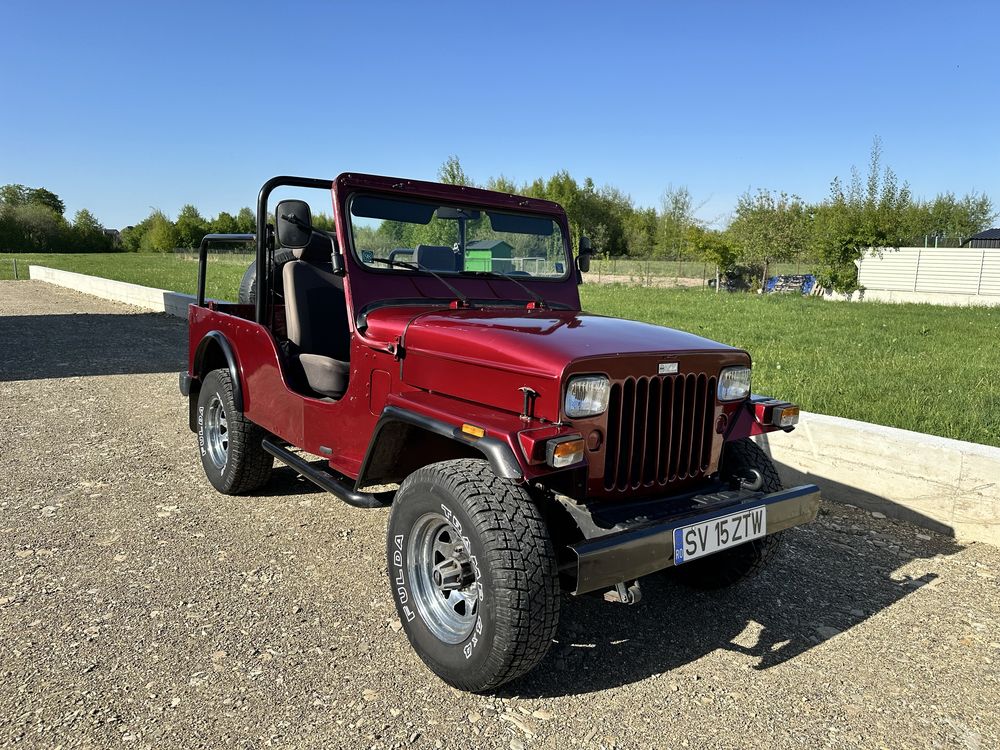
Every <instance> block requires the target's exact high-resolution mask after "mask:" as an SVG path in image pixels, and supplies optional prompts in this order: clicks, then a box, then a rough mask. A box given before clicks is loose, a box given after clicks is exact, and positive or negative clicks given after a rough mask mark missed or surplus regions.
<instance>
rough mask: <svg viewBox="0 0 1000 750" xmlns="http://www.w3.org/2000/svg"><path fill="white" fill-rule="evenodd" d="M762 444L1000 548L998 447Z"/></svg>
mask: <svg viewBox="0 0 1000 750" xmlns="http://www.w3.org/2000/svg"><path fill="white" fill-rule="evenodd" d="M29 272H30V276H31V278H32V279H39V280H41V281H48V282H50V283H52V284H58V285H59V286H65V287H69V288H70V289H75V290H77V291H80V292H85V293H87V294H93V295H96V296H98V297H103V298H105V299H111V300H116V301H119V302H125V303H127V304H130V305H136V306H138V307H144V308H146V309H149V310H156V311H159V312H166V313H168V314H170V315H176V316H177V317H180V318H186V317H187V307H188V305H189V304H190V303H191V302H193V301H194V297H192V296H191V295H189V294H178V293H177V292H171V291H167V290H165V289H152V288H150V287H145V286H139V285H138V284H127V283H125V282H123V281H111V280H109V279H101V278H97V277H94V276H86V275H84V274H79V273H70V272H69V271H57V270H55V269H52V268H46V267H44V266H31V267H30V268H29ZM757 441H758V443H759V444H760V445H761V446H762V447H763V448H764V450H766V451H767V452H768V454H770V455H771V457H772V458H773V459H774V460H775V462H776V463H777V465H778V471H779V472H780V473H781V475H782V480H783V481H784V482H785V484H786V485H790V484H801V483H803V482H814V483H816V484H818V485H819V487H820V489H821V490H822V491H823V496H824V497H825V498H827V499H830V500H836V501H838V502H844V503H851V504H852V505H857V506H860V507H863V508H867V509H869V510H872V511H878V512H881V513H884V514H885V515H887V516H894V517H896V518H902V519H906V520H908V521H911V522H913V523H916V524H918V525H920V526H923V527H925V528H929V529H933V530H934V531H938V532H941V533H944V534H948V535H949V536H954V537H956V538H958V539H960V540H964V541H981V542H988V543H990V544H994V545H998V546H1000V448H992V447H990V446H986V445H979V444H977V443H966V442H963V441H961V440H948V439H947V438H940V437H935V436H933V435H925V434H923V433H920V432H910V431H909V430H900V429H896V428H895V427H882V426H881V425H874V424H869V423H867V422H856V421H854V420H851V419H842V418H840V417H828V416H825V415H823V414H811V413H807V412H803V413H802V417H801V422H800V424H799V426H798V427H797V428H796V429H795V431H794V432H791V433H784V432H775V433H770V434H768V435H761V436H760V437H758V438H757Z"/></svg>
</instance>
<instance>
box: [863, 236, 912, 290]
mask: <svg viewBox="0 0 1000 750" xmlns="http://www.w3.org/2000/svg"><path fill="white" fill-rule="evenodd" d="M922 249H923V248H919V247H901V248H900V249H899V250H893V249H891V248H889V249H886V250H882V251H881V252H882V255H881V257H879V255H878V254H876V253H875V252H869V253H868V255H866V256H865V257H864V260H862V261H861V267H860V268H859V269H858V282H859V283H860V284H861V286H863V287H865V288H866V289H886V290H892V291H913V286H914V284H915V283H916V279H917V263H918V260H919V258H920V251H921V250H922Z"/></svg>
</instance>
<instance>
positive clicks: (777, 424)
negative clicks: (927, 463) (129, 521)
mask: <svg viewBox="0 0 1000 750" xmlns="http://www.w3.org/2000/svg"><path fill="white" fill-rule="evenodd" d="M279 187H281V188H288V187H293V188H316V189H320V190H326V191H330V192H331V194H332V198H333V210H334V216H335V224H336V231H335V232H320V231H317V230H315V229H314V227H313V225H312V220H311V215H310V211H309V206H308V204H307V203H305V202H303V201H299V200H283V201H281V202H279V203H277V205H276V206H274V214H273V215H274V225H275V226H276V228H275V227H272V225H271V224H270V223H268V208H269V203H268V199H269V197H270V196H271V193H272V191H274V190H275V189H276V188H279ZM569 237H570V232H569V226H568V224H567V220H566V214H565V212H564V211H563V209H562V208H561V207H560V206H559V205H557V204H555V203H551V202H549V201H544V200H538V199H535V198H525V197H521V196H516V195H507V194H503V193H496V192H491V191H487V190H480V189H477V188H470V187H461V186H455V185H441V184H435V183H429V182H420V181H416V180H406V179H396V178H388V177H375V176H370V175H361V174H343V175H341V176H340V177H338V178H337V179H336V180H332V181H331V180H317V179H306V178H299V177H276V178H274V179H272V180H269V181H268V182H267V183H265V184H264V186H263V187H262V188H261V191H260V195H259V197H258V201H257V233H256V235H255V236H254V235H243V236H229V235H209V236H208V237H206V238H205V240H204V241H203V242H202V247H201V251H200V260H199V270H198V274H199V276H198V297H197V302H196V303H195V304H192V305H191V307H190V313H189V326H190V327H189V330H190V355H189V363H188V371H187V372H184V373H181V376H180V385H181V391H182V393H183V394H184V395H185V396H188V397H189V401H190V426H191V429H192V430H193V431H195V432H196V433H197V435H198V447H199V451H200V453H201V460H202V464H203V465H204V467H205V473H206V474H207V475H208V478H209V481H211V483H212V485H213V486H214V487H215V488H216V489H217V490H219V491H220V492H224V493H228V494H237V493H251V492H257V491H260V490H261V488H263V487H264V486H265V485H266V483H267V481H268V476H269V474H270V472H271V468H272V465H273V459H274V458H277V459H278V460H280V461H282V462H283V463H285V464H287V465H288V466H290V467H292V468H293V469H294V470H295V471H296V472H298V473H299V474H301V475H302V476H303V477H305V478H307V479H309V480H311V481H312V482H314V483H316V484H317V485H319V486H320V487H322V488H323V489H325V490H328V491H329V492H331V493H333V494H334V495H336V496H337V497H339V498H341V499H342V500H344V501H345V502H347V503H350V504H351V505H354V506H357V507H361V508H381V507H384V506H389V507H390V511H389V514H388V515H389V519H388V534H387V544H386V560H387V565H388V572H389V583H390V586H391V589H392V593H393V597H394V598H395V602H396V609H397V611H398V612H399V618H400V621H401V622H402V624H403V628H404V629H405V630H406V634H407V636H408V637H409V639H410V642H411V644H412V645H413V647H414V649H415V650H416V651H417V653H418V654H419V655H420V657H421V658H422V659H423V660H424V662H425V663H426V664H427V665H428V666H429V667H430V668H431V669H432V670H433V671H434V672H436V673H437V674H438V675H440V676H441V677H442V678H443V679H444V680H445V681H447V682H448V683H450V684H452V685H454V686H456V687H459V688H462V689H465V690H474V691H484V690H490V689H492V688H495V687H497V686H499V685H501V684H503V683H505V682H507V681H509V680H512V679H514V678H516V677H518V676H520V675H522V674H524V673H525V672H527V671H528V670H530V669H531V668H532V667H534V666H535V665H536V664H537V663H538V662H539V660H540V659H541V658H542V656H543V655H544V654H545V652H546V649H547V648H548V646H549V643H550V642H551V640H552V638H553V636H554V635H555V633H556V625H557V621H558V616H559V601H560V596H561V593H560V589H562V590H565V591H569V592H572V594H574V595H581V594H587V593H590V592H604V596H605V598H606V599H609V600H611V601H619V602H624V603H632V602H634V601H636V600H637V599H638V596H639V587H638V583H637V581H636V579H638V578H639V577H640V576H645V575H648V574H650V573H656V572H658V571H662V570H664V569H667V568H671V569H674V571H675V572H674V575H676V576H678V577H679V578H681V579H682V580H683V581H685V582H688V583H690V584H691V585H694V586H700V587H719V586H724V585H727V584H730V583H733V582H735V581H737V580H739V579H740V578H743V577H744V576H746V575H748V574H749V573H751V572H753V571H754V570H755V569H757V568H758V567H759V566H760V565H761V564H762V563H763V562H764V561H765V560H766V559H767V558H768V557H769V555H770V554H771V553H772V552H773V551H774V549H775V547H776V545H777V542H778V538H779V536H778V532H780V531H782V530H784V529H787V528H789V527H792V526H796V525H798V524H803V523H807V522H809V521H812V520H813V519H814V518H815V516H816V512H817V509H818V506H819V492H818V490H817V488H816V487H815V486H813V485H804V486H801V487H793V488H791V489H783V488H782V487H781V483H780V480H779V479H778V475H777V473H776V472H775V469H774V466H773V465H772V463H771V461H770V460H769V458H768V457H767V456H766V455H765V454H764V453H763V452H762V451H761V450H760V449H759V448H758V447H757V445H756V444H755V443H753V442H752V441H751V440H750V438H751V436H753V435H756V434H759V433H763V432H769V431H772V430H790V429H792V426H793V425H794V424H795V423H796V421H797V419H798V407H796V406H794V405H793V404H789V403H787V402H784V401H777V400H773V399H768V398H763V397H759V396H752V395H751V394H750V355H749V354H747V353H746V352H745V351H742V350H740V349H734V348H733V347H731V346H725V345H723V344H719V343H716V342H714V341H709V340H706V339H703V338H700V337H698V336H693V335H691V334H688V333H683V332H680V331H676V330H672V329H669V328H661V327H659V326H654V325H648V324H645V323H637V322H634V321H629V320H619V319H614V318H607V317H602V316H600V315H590V314H587V313H583V312H581V310H580V297H579V292H578V286H577V285H578V284H579V283H580V280H581V272H586V271H587V270H588V268H589V265H590V243H589V241H588V240H587V239H586V238H584V237H582V238H580V243H579V254H578V255H577V256H576V258H575V259H574V257H573V254H572V252H571V248H570V242H569ZM233 239H241V240H255V241H256V249H257V259H256V261H255V263H254V264H253V265H252V267H251V269H249V270H248V275H247V277H246V278H245V279H244V282H245V283H244V285H243V288H242V295H243V299H242V300H241V301H240V302H239V303H227V302H214V301H207V300H206V299H205V269H206V248H207V246H208V244H209V243H210V242H213V241H217V240H233ZM251 301H252V302H251Z"/></svg>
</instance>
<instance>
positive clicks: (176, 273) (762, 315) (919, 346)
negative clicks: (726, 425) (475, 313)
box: [0, 253, 1000, 446]
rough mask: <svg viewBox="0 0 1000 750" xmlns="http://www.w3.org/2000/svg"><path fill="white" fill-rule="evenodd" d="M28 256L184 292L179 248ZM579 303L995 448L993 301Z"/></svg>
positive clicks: (810, 399)
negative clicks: (704, 341)
mask: <svg viewBox="0 0 1000 750" xmlns="http://www.w3.org/2000/svg"><path fill="white" fill-rule="evenodd" d="M14 257H17V259H18V265H19V273H20V275H21V276H22V278H23V277H24V276H26V275H27V268H26V265H27V263H29V262H30V263H35V264H41V265H48V266H52V267H55V268H62V269H65V270H68V271H77V272H79V273H88V274H94V275H97V276H105V277H108V278H113V279H120V280H122V281H131V282H133V283H136V284H145V285H148V286H155V287H160V288H166V289H173V290H175V291H180V292H188V293H193V292H194V289H195V284H196V280H197V273H198V264H197V262H196V261H195V260H194V259H193V258H191V257H185V256H181V255H130V254H108V255H71V254H51V255H17V256H14V255H4V254H0V278H13V274H12V271H13V266H12V264H11V262H10V260H11V259H12V258H14ZM210 258H211V265H210V267H209V272H208V295H209V296H210V297H216V298H219V299H233V298H234V297H235V293H236V288H237V286H238V284H239V280H240V277H241V275H242V273H243V271H244V269H245V268H246V264H247V263H248V262H249V256H247V255H239V254H221V253H220V254H217V255H212V256H210ZM582 296H583V305H584V308H585V309H587V310H590V311H592V312H596V313H601V314H604V315H612V316H618V317H623V318H632V319H635V320H644V321H648V322H651V323H657V324H659V325H666V326H671V327H673V328H680V329H682V330H687V331H691V332H693V333H697V334H699V335H701V336H705V337H708V338H711V339H716V340H718V341H723V342H725V343H727V344H732V345H734V346H739V347H742V348H744V349H746V350H747V351H749V352H750V353H751V355H752V356H753V359H754V391H755V392H757V393H764V394H767V395H771V396H776V397H780V398H784V399H789V400H791V401H795V402H796V403H799V404H801V405H802V407H803V408H804V409H807V410H809V411H815V412H820V413H823V414H832V415H836V416H842V417H848V418H851V419H860V420H863V421H866V422H874V423H877V424H884V425H891V426H893V427H902V428H905V429H908V430H916V431H918V432H927V433H931V434H934V435H942V436H944V437H952V438H958V439H961V440H971V441H973V442H977V443H986V444H989V445H997V446H1000V377H998V374H997V368H998V367H1000V354H998V346H997V344H998V342H1000V308H961V307H937V306H932V305H912V304H906V305H891V304H880V303H873V302H868V303H864V304H856V303H840V302H826V301H823V300H821V299H817V298H812V297H808V298H802V297H792V296H773V295H769V296H757V295H749V294H725V293H721V294H715V293H714V292H711V291H708V290H705V289H652V288H640V287H625V286H620V285H597V284H587V285H584V287H583V288H582Z"/></svg>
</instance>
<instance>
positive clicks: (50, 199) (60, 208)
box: [27, 188, 66, 216]
mask: <svg viewBox="0 0 1000 750" xmlns="http://www.w3.org/2000/svg"><path fill="white" fill-rule="evenodd" d="M27 202H28V203H30V204H34V205H37V206H46V207H48V208H51V209H52V210H53V211H54V212H55V213H56V214H58V215H59V216H62V215H63V214H64V213H66V204H65V203H63V202H62V199H61V198H60V197H59V196H58V195H56V194H55V193H53V192H52V191H51V190H46V189H45V188H34V189H32V190H29V191H28V200H27Z"/></svg>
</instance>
